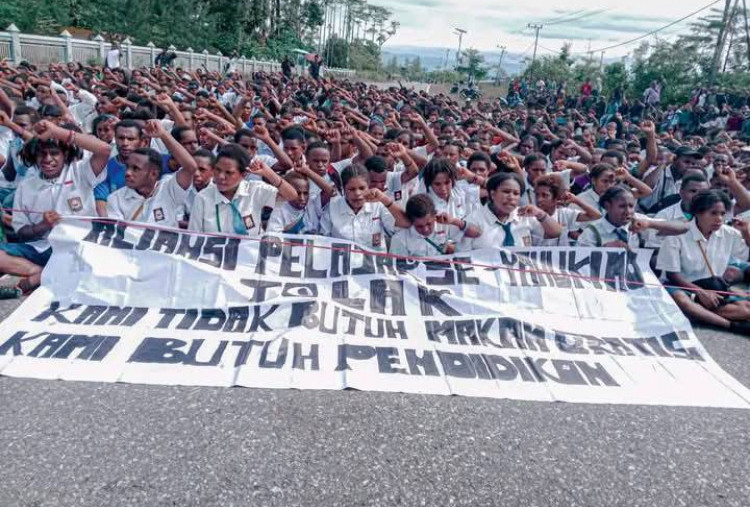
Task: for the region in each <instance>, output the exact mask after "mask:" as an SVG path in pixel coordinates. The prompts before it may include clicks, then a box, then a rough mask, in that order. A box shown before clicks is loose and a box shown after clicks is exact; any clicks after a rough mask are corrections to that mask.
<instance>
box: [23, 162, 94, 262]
mask: <svg viewBox="0 0 750 507" xmlns="http://www.w3.org/2000/svg"><path fill="white" fill-rule="evenodd" d="M106 177H107V168H106V167H105V168H104V169H103V170H102V172H100V173H99V175H98V176H97V175H95V174H94V171H93V169H92V168H91V153H88V152H86V153H85V155H84V158H83V159H81V160H78V161H76V162H73V163H72V164H70V165H67V166H65V167H64V168H63V170H62V173H60V176H58V177H57V178H55V179H53V180H48V179H45V178H43V177H42V176H41V172H39V171H38V170H34V171H29V173H28V175H27V177H26V178H24V179H23V180H21V182H20V183H19V184H18V188H17V189H16V195H15V198H14V199H13V207H14V208H15V209H16V210H29V212H23V211H15V212H14V213H13V222H12V225H13V229H14V230H15V231H18V230H19V229H21V227H24V226H26V225H34V224H38V223H39V222H41V221H42V220H43V217H42V214H41V213H37V212H38V211H52V210H54V211H57V212H58V213H60V214H61V215H77V216H96V205H95V204H94V187H96V186H97V185H98V184H99V183H101V182H102V181H104V180H105V179H106ZM28 244H29V245H31V246H33V247H34V248H35V249H36V250H37V251H38V252H43V251H45V250H47V249H48V248H49V243H48V242H47V239H46V236H45V238H44V239H40V240H37V241H32V242H29V243H28Z"/></svg>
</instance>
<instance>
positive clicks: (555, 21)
mask: <svg viewBox="0 0 750 507" xmlns="http://www.w3.org/2000/svg"><path fill="white" fill-rule="evenodd" d="M585 11H586V9H578V10H577V11H573V12H568V13H567V14H563V15H562V16H558V17H556V18H552V19H548V20H546V21H540V23H544V24H545V25H548V24H550V23H557V22H558V21H560V20H561V19H565V18H567V17H568V16H576V15H578V14H580V13H582V12H585Z"/></svg>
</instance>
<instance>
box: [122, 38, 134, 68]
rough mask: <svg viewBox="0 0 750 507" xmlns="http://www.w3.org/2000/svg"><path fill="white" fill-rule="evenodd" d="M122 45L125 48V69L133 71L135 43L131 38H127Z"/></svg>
mask: <svg viewBox="0 0 750 507" xmlns="http://www.w3.org/2000/svg"><path fill="white" fill-rule="evenodd" d="M122 45H123V46H124V47H125V68H126V69H128V70H132V69H133V41H131V40H130V37H125V40H124V41H122Z"/></svg>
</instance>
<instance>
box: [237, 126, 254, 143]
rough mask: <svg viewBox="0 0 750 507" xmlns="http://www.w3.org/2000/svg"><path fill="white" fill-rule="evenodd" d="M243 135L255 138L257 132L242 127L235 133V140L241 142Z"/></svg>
mask: <svg viewBox="0 0 750 507" xmlns="http://www.w3.org/2000/svg"><path fill="white" fill-rule="evenodd" d="M243 137H252V138H253V139H255V133H254V132H253V131H252V130H250V129H240V130H238V131H237V132H235V133H234V142H235V143H238V144H239V142H240V139H242V138H243Z"/></svg>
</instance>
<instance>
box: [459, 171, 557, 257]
mask: <svg viewBox="0 0 750 507" xmlns="http://www.w3.org/2000/svg"><path fill="white" fill-rule="evenodd" d="M486 186H487V192H488V193H489V200H488V202H487V205H485V206H482V207H481V208H479V209H477V210H475V211H474V213H472V214H471V215H469V216H468V217H467V218H466V221H467V222H469V223H470V224H473V225H476V226H478V227H479V228H480V229H481V231H482V234H481V235H480V236H479V237H478V238H474V239H470V238H464V239H463V240H462V241H461V245H460V248H459V250H461V251H468V250H477V249H480V248H500V247H507V248H510V247H524V246H532V245H538V244H539V243H540V242H541V240H543V239H551V238H557V237H559V236H560V233H561V232H562V227H560V224H558V223H557V222H555V220H554V219H552V218H551V217H550V216H549V214H547V213H546V212H544V211H542V210H541V209H539V208H537V207H536V206H533V205H528V206H524V207H521V208H519V206H518V205H519V203H520V202H521V195H522V194H523V191H524V183H523V180H522V179H521V177H520V176H519V175H518V174H516V173H496V174H493V175H492V176H490V179H489V180H488V181H487V185H486Z"/></svg>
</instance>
